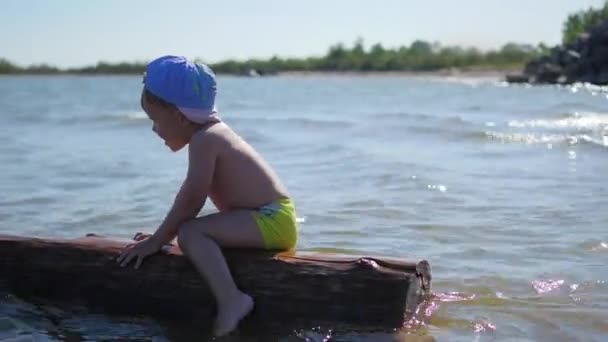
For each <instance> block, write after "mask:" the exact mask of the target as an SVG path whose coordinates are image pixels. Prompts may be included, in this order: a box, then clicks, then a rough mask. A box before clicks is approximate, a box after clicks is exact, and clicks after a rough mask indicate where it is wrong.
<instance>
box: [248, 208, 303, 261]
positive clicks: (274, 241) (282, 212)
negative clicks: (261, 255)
mask: <svg viewBox="0 0 608 342" xmlns="http://www.w3.org/2000/svg"><path fill="white" fill-rule="evenodd" d="M253 218H254V219H255V222H256V224H257V226H258V228H259V229H260V233H262V238H263V239H264V245H265V247H266V249H271V250H277V249H278V250H289V249H293V248H294V247H295V246H296V242H297V241H298V225H297V222H296V209H295V206H294V204H293V201H292V200H291V199H289V198H280V199H278V200H276V201H274V202H272V203H269V204H266V205H263V206H261V207H259V208H257V209H256V210H254V212H253Z"/></svg>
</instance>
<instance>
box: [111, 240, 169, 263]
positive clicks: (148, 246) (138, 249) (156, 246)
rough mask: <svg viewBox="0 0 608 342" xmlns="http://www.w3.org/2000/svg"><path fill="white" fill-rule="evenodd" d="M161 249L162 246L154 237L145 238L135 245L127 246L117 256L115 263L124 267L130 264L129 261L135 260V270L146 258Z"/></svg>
mask: <svg viewBox="0 0 608 342" xmlns="http://www.w3.org/2000/svg"><path fill="white" fill-rule="evenodd" d="M161 247H162V244H161V243H160V242H158V241H157V240H156V239H155V238H154V237H146V238H145V239H142V240H140V241H139V242H137V243H134V244H131V245H128V246H127V247H126V248H125V249H124V250H123V251H122V253H121V254H120V256H118V258H117V259H116V262H118V263H120V266H121V267H125V266H127V265H128V264H129V263H130V262H131V260H133V259H134V258H137V260H136V262H135V269H138V268H139V266H141V263H142V262H143V261H144V259H145V258H146V257H147V256H150V255H152V254H154V253H156V252H158V251H159V250H160V248H161Z"/></svg>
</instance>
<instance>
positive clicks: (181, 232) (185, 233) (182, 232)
mask: <svg viewBox="0 0 608 342" xmlns="http://www.w3.org/2000/svg"><path fill="white" fill-rule="evenodd" d="M193 234H197V232H196V231H195V225H194V224H193V221H189V222H186V223H184V224H182V225H181V226H180V227H179V229H178V231H177V245H178V246H179V248H181V249H182V250H183V249H186V248H188V242H190V241H192V235H193ZM198 234H200V232H199V233H198Z"/></svg>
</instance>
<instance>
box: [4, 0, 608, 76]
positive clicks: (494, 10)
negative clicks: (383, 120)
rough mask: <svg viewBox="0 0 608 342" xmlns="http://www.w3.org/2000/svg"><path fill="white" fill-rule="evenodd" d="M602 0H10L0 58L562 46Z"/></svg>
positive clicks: (92, 59) (88, 60) (90, 60)
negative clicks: (570, 23) (580, 15)
mask: <svg viewBox="0 0 608 342" xmlns="http://www.w3.org/2000/svg"><path fill="white" fill-rule="evenodd" d="M603 3H604V0H459V1H458V0H376V1H373V0H372V1H370V0H367V1H365V0H348V1H347V0H306V1H292V0H283V1H279V0H216V1H206V0H198V1H197V0H192V1H177V0H163V1H157V0H147V1H144V0H122V1H118V0H103V1H101V0H99V1H93V0H73V1H68V0H38V1H35V0H3V1H2V2H1V3H0V57H4V58H8V59H9V60H11V61H13V62H16V63H17V64H19V65H24V66H25V65H29V64H32V63H42V62H46V63H50V64H53V65H57V66H60V67H67V66H83V65H89V64H95V63H97V62H98V61H100V60H103V61H109V62H118V61H136V60H140V61H146V60H149V59H151V58H154V57H156V56H158V55H162V54H168V53H170V54H180V55H185V56H188V57H193V58H195V57H198V58H201V59H203V60H204V61H206V62H215V61H218V60H222V59H226V58H237V59H243V58H249V57H269V56H272V55H275V54H276V55H278V56H281V57H286V56H295V57H305V56H314V55H321V54H324V53H325V52H326V51H327V48H328V47H329V46H330V45H332V44H334V43H338V42H343V43H344V44H346V45H347V46H351V45H352V43H353V42H354V41H355V40H356V38H357V37H362V38H363V39H364V42H365V43H366V46H369V45H371V43H376V42H379V43H382V44H383V45H384V46H385V47H395V46H401V45H406V44H408V45H409V44H410V43H411V42H412V41H413V40H415V39H423V40H428V41H431V42H433V41H438V42H440V43H441V44H442V45H456V44H458V45H463V46H477V47H479V48H482V49H488V48H494V47H499V46H501V45H502V44H504V43H506V42H509V41H514V42H520V43H532V44H537V43H539V42H541V41H542V42H545V43H547V44H557V43H558V42H559V41H560V38H561V28H562V23H563V22H564V19H565V18H566V16H567V15H568V14H569V13H571V12H573V11H576V10H580V9H585V8H588V7H591V6H593V7H599V6H601V5H602V4H603Z"/></svg>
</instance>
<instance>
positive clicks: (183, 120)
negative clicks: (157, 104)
mask: <svg viewBox="0 0 608 342" xmlns="http://www.w3.org/2000/svg"><path fill="white" fill-rule="evenodd" d="M173 115H175V117H176V119H177V122H179V123H180V125H183V124H186V123H188V122H189V120H188V118H186V116H185V115H184V113H182V112H181V111H180V110H179V109H177V108H175V109H174V110H173Z"/></svg>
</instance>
